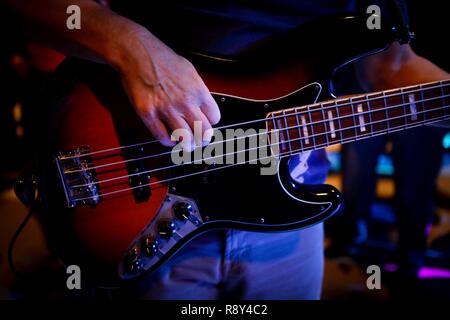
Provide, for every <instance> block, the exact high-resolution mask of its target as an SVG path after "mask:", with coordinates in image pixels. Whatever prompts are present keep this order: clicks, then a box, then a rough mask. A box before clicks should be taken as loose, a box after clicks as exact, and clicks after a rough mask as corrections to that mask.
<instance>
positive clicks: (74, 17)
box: [66, 4, 81, 30]
mask: <svg viewBox="0 0 450 320" xmlns="http://www.w3.org/2000/svg"><path fill="white" fill-rule="evenodd" d="M66 13H67V14H68V15H69V16H68V17H67V20H66V26H67V29H69V30H74V29H77V30H80V29H81V9H80V7H79V6H77V5H75V4H73V5H70V6H68V7H67V9H66Z"/></svg>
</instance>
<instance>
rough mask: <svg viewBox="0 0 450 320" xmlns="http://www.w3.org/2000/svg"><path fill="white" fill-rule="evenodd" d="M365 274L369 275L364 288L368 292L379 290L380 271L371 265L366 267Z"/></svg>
mask: <svg viewBox="0 0 450 320" xmlns="http://www.w3.org/2000/svg"><path fill="white" fill-rule="evenodd" d="M366 273H367V274H368V275H369V277H367V280H366V286H367V289H369V290H374V289H377V290H379V289H381V269H380V267H379V266H377V265H375V264H373V265H370V266H368V267H367V270H366Z"/></svg>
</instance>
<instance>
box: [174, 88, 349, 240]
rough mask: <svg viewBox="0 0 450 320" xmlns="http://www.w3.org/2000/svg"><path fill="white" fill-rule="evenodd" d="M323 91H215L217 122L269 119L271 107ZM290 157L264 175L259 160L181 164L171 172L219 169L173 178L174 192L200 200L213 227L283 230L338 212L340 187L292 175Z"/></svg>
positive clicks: (257, 126) (292, 103) (295, 102)
mask: <svg viewBox="0 0 450 320" xmlns="http://www.w3.org/2000/svg"><path fill="white" fill-rule="evenodd" d="M319 93H320V86H318V85H315V84H312V85H309V86H306V87H304V88H303V89H302V90H299V91H297V92H296V93H294V94H292V95H289V96H287V97H285V98H281V99H279V100H275V101H267V102H264V101H252V100H244V99H239V98H234V97H228V96H221V95H215V98H216V100H217V102H218V104H219V106H220V107H221V110H223V111H222V120H221V122H220V123H219V125H218V126H219V127H221V126H225V125H227V124H234V123H240V122H245V121H251V120H255V119H264V118H265V116H266V114H267V113H268V112H270V111H275V110H280V109H283V108H286V107H288V106H301V105H306V104H310V103H313V102H315V101H316V99H317V97H318V95H319ZM264 125H265V122H258V123H255V124H249V125H245V126H242V128H243V129H244V130H246V129H248V128H254V129H260V128H264ZM247 159H248V158H247ZM288 161H289V157H286V158H283V159H282V160H281V161H280V163H279V173H278V174H274V175H261V171H260V170H261V164H259V163H258V164H241V165H235V166H232V167H228V168H226V166H227V165H226V164H224V165H217V166H215V167H206V166H205V165H203V166H202V165H198V166H197V167H195V166H193V165H186V166H181V167H180V168H177V169H176V170H172V172H171V176H172V177H176V176H180V175H186V174H191V173H195V172H201V171H202V170H208V169H216V170H214V171H211V172H208V173H206V174H202V173H200V174H198V175H194V176H192V177H188V178H183V179H180V180H174V181H172V182H171V184H170V186H171V193H173V194H177V195H180V196H183V197H187V198H192V199H195V201H196V203H197V205H198V207H199V210H200V214H201V215H202V216H203V218H204V221H208V223H207V224H208V225H210V226H211V227H214V226H215V227H219V226H220V227H233V228H246V229H250V230H255V231H256V230H259V231H264V230H265V231H282V230H288V229H293V228H301V227H305V226H308V225H311V224H314V223H316V222H318V221H321V220H324V219H325V218H327V217H329V216H330V215H332V214H333V213H335V212H336V211H337V210H338V209H339V207H340V203H341V200H340V195H339V192H338V191H337V190H336V189H335V188H334V187H332V186H328V185H323V186H322V185H315V186H312V185H300V184H298V183H296V182H295V181H294V180H293V179H292V178H291V177H290V175H289V172H288V166H287V164H288ZM280 183H281V184H282V186H281V185H280ZM286 191H287V192H286ZM288 192H289V194H290V195H289V194H288ZM294 198H297V199H294ZM280 213H282V214H280ZM213 225H214V226H213Z"/></svg>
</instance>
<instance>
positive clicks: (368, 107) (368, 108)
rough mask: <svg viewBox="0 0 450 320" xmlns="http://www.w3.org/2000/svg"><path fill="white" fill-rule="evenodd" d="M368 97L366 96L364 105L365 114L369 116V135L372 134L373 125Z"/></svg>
mask: <svg viewBox="0 0 450 320" xmlns="http://www.w3.org/2000/svg"><path fill="white" fill-rule="evenodd" d="M369 103H370V102H369V95H367V94H366V104H367V113H368V114H369V121H370V133H371V134H373V124H372V110H371V109H370V104H369Z"/></svg>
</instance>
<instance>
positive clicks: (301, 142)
mask: <svg viewBox="0 0 450 320" xmlns="http://www.w3.org/2000/svg"><path fill="white" fill-rule="evenodd" d="M297 109H298V108H295V109H294V112H295V119H296V120H297V130H298V138H299V140H300V144H301V148H302V150H304V146H303V138H302V134H301V130H300V121H298V112H297Z"/></svg>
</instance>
